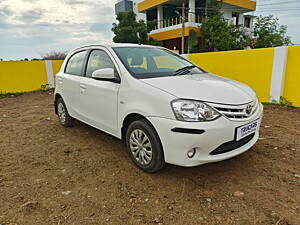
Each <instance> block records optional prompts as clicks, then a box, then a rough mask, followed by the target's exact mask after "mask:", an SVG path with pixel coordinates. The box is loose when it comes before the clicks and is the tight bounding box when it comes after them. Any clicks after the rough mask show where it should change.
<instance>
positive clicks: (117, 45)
mask: <svg viewBox="0 0 300 225" xmlns="http://www.w3.org/2000/svg"><path fill="white" fill-rule="evenodd" d="M92 47H106V48H116V47H148V48H158V46H152V45H142V44H130V43H103V44H90V45H85V46H81V47H79V48H76V49H74V50H73V51H72V52H74V51H77V50H79V49H82V48H92Z"/></svg>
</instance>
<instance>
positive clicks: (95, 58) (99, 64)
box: [86, 50, 115, 77]
mask: <svg viewBox="0 0 300 225" xmlns="http://www.w3.org/2000/svg"><path fill="white" fill-rule="evenodd" d="M107 68H111V69H115V66H114V63H113V62H112V60H111V59H110V57H109V55H108V54H107V53H106V52H104V51H102V50H93V51H92V52H91V54H90V57H89V60H88V64H87V68H86V76H87V77H92V73H93V72H94V71H96V70H100V69H107Z"/></svg>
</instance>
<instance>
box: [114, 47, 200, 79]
mask: <svg viewBox="0 0 300 225" xmlns="http://www.w3.org/2000/svg"><path fill="white" fill-rule="evenodd" d="M113 49H114V51H115V52H116V54H117V55H118V57H119V58H120V60H121V61H122V63H123V64H124V65H125V67H126V68H127V70H128V71H129V72H130V73H131V74H132V75H133V76H134V77H135V78H137V79H145V78H155V77H164V76H174V75H178V73H177V72H178V70H180V69H182V68H185V67H193V66H194V65H193V64H192V63H190V62H189V61H187V60H186V59H184V58H182V57H180V56H178V55H177V54H175V53H173V52H171V51H168V50H165V49H161V48H152V47H151V48H150V47H115V48H113ZM190 73H191V74H193V73H203V71H202V70H201V69H199V68H198V67H195V68H193V69H191V70H190Z"/></svg>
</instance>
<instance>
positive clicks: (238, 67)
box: [189, 48, 274, 102]
mask: <svg viewBox="0 0 300 225" xmlns="http://www.w3.org/2000/svg"><path fill="white" fill-rule="evenodd" d="M273 58H274V49H273V48H268V49H255V50H241V51H226V52H211V53H197V54H191V55H189V59H190V60H191V61H192V62H194V63H195V64H196V65H198V66H200V67H202V68H203V69H204V70H206V71H208V72H211V73H214V74H217V75H221V76H224V77H227V78H230V79H233V80H237V81H240V82H243V83H245V84H248V85H249V86H250V87H252V88H253V89H254V90H255V91H256V92H257V94H258V96H259V98H260V101H262V102H269V97H270V86H271V79H272V67H273Z"/></svg>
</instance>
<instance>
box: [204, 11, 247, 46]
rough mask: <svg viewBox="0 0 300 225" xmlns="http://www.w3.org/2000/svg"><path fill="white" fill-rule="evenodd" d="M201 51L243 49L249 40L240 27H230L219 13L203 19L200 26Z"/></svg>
mask: <svg viewBox="0 0 300 225" xmlns="http://www.w3.org/2000/svg"><path fill="white" fill-rule="evenodd" d="M201 40H202V41H201V42H202V43H201V49H202V51H216V50H217V51H227V50H238V49H244V48H245V47H246V46H249V44H250V41H251V38H250V35H249V34H247V32H246V31H245V29H244V28H243V27H242V26H241V25H232V24H229V23H228V21H227V20H225V19H224V18H223V16H222V14H221V13H216V14H215V15H213V16H212V17H208V18H205V19H204V20H203V22H202V26H201Z"/></svg>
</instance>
